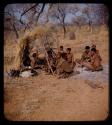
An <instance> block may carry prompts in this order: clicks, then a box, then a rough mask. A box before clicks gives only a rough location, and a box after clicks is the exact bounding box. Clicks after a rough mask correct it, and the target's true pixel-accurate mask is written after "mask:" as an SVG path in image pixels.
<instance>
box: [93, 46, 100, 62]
mask: <svg viewBox="0 0 112 125" xmlns="http://www.w3.org/2000/svg"><path fill="white" fill-rule="evenodd" d="M92 48H95V49H96V45H95V44H92V46H91V49H92ZM96 53H97V54H99V56H100V53H99V50H97V49H96ZM100 59H101V61H102V58H101V56H100Z"/></svg>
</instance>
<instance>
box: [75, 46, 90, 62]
mask: <svg viewBox="0 0 112 125" xmlns="http://www.w3.org/2000/svg"><path fill="white" fill-rule="evenodd" d="M75 61H76V62H77V63H78V64H82V62H90V61H91V59H90V47H89V46H86V47H85V51H84V52H83V54H82V56H81V59H76V60H75Z"/></svg>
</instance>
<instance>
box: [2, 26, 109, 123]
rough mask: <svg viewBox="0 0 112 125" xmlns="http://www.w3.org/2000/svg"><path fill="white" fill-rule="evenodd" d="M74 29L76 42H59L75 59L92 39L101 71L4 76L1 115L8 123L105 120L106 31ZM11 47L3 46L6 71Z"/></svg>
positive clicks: (9, 66) (107, 91)
mask: <svg viewBox="0 0 112 125" xmlns="http://www.w3.org/2000/svg"><path fill="white" fill-rule="evenodd" d="M98 30H99V31H98V32H97V33H90V32H89V31H87V32H83V30H82V31H78V30H76V37H77V38H76V40H67V39H65V40H62V41H61V42H60V45H64V47H71V48H72V51H73V53H74V58H75V59H76V58H79V57H80V56H81V53H82V51H83V48H84V46H85V45H88V44H90V42H89V41H90V40H92V39H94V40H95V42H96V43H97V48H98V49H99V51H100V53H101V56H102V58H103V61H102V63H103V65H104V70H103V71H102V72H97V73H94V72H93V73H90V72H89V73H88V72H86V71H83V73H82V69H77V70H79V71H80V74H75V73H74V75H72V76H71V77H69V78H67V79H58V78H57V77H55V76H52V75H45V73H44V72H42V73H41V74H39V75H38V76H35V77H29V78H21V77H19V78H10V77H7V76H6V75H4V115H5V117H6V118H7V119H8V120H13V121H16V120H17V121H21V120H31V121H34V120H35V121H91V120H95V121H96V120H98V121H99V120H105V119H106V118H107V117H108V112H109V99H108V98H109V88H108V87H109V83H108V74H109V73H108V32H107V30H106V29H104V28H103V29H102V28H101V29H98ZM14 46H16V45H14V44H13V45H10V46H9V45H6V46H4V50H5V51H4V58H5V62H4V71H5V72H6V71H7V69H10V68H11V67H13V66H12V60H13V57H14V52H13V51H14V49H13V48H14Z"/></svg>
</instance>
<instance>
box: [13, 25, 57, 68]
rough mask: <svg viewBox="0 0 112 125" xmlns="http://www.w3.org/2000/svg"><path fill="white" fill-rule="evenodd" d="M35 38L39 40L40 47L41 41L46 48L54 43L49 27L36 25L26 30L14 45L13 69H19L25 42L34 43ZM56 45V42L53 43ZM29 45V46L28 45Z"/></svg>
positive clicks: (54, 39)
mask: <svg viewBox="0 0 112 125" xmlns="http://www.w3.org/2000/svg"><path fill="white" fill-rule="evenodd" d="M36 40H38V42H39V41H40V42H41V43H40V45H41V46H39V47H40V48H42V47H43V43H44V45H45V46H46V48H48V47H50V46H52V47H53V46H54V42H55V43H56V37H55V36H54V35H53V33H52V31H51V28H49V27H42V26H38V27H36V28H35V29H34V30H32V31H31V32H26V33H25V34H24V35H23V36H22V37H21V38H20V39H19V40H18V44H17V46H16V53H15V60H14V65H13V66H14V69H15V70H20V69H21V68H22V66H23V64H22V59H23V52H24V49H25V47H26V45H27V44H29V45H30V44H31V43H34V42H35V41H36ZM55 45H56V44H55ZM30 47H31V46H30Z"/></svg>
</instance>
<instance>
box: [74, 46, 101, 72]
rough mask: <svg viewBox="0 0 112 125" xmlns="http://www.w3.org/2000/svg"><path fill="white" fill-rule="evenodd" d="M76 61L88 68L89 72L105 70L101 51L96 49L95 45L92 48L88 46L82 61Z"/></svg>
mask: <svg viewBox="0 0 112 125" xmlns="http://www.w3.org/2000/svg"><path fill="white" fill-rule="evenodd" d="M75 61H76V62H77V63H78V64H79V65H80V66H84V67H86V68H87V70H91V71H99V70H102V69H103V67H102V65H101V61H102V58H101V56H100V54H99V51H98V50H97V49H96V45H94V44H93V45H92V46H91V47H89V46H86V47H85V51H84V52H83V54H82V56H81V59H76V60H75Z"/></svg>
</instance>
